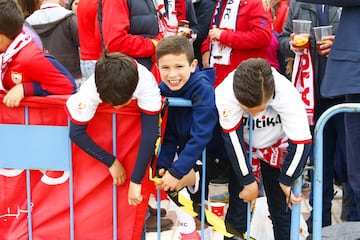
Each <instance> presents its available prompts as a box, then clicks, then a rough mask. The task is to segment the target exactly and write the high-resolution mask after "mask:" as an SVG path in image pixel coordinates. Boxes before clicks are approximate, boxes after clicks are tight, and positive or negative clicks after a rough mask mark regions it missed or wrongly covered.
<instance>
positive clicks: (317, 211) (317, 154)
mask: <svg viewBox="0 0 360 240" xmlns="http://www.w3.org/2000/svg"><path fill="white" fill-rule="evenodd" d="M359 111H360V103H342V104H337V105H335V106H332V107H331V108H329V109H327V110H326V111H325V112H324V113H323V114H322V115H321V116H320V118H319V120H318V121H317V123H316V125H315V130H314V137H313V144H314V170H313V171H314V174H313V178H314V179H313V189H312V191H313V196H314V197H313V199H314V200H313V233H312V239H315V240H318V239H321V229H322V199H323V193H322V187H323V130H324V127H325V124H326V122H327V121H328V120H329V119H330V118H331V117H332V116H333V115H335V114H338V113H342V112H359Z"/></svg>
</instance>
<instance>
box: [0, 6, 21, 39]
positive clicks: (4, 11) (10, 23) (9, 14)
mask: <svg viewBox="0 0 360 240" xmlns="http://www.w3.org/2000/svg"><path fill="white" fill-rule="evenodd" d="M23 24H24V14H23V12H22V10H21V8H20V6H19V5H18V4H17V2H16V1H15V0H0V34H4V35H5V36H6V37H7V38H9V39H11V40H14V39H15V37H16V36H17V35H18V34H19V33H20V32H21V30H22V28H23Z"/></svg>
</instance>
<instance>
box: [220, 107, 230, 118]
mask: <svg viewBox="0 0 360 240" xmlns="http://www.w3.org/2000/svg"><path fill="white" fill-rule="evenodd" d="M230 114H231V110H230V108H228V107H225V108H224V109H223V111H222V115H223V117H224V118H228V117H229V116H230Z"/></svg>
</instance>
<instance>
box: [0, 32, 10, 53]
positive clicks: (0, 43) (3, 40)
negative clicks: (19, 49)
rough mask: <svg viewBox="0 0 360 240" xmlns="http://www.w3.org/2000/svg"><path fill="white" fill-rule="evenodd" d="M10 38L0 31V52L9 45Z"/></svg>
mask: <svg viewBox="0 0 360 240" xmlns="http://www.w3.org/2000/svg"><path fill="white" fill-rule="evenodd" d="M8 42H9V40H8V38H7V37H6V36H5V35H4V34H1V33H0V53H3V52H4V51H5V49H6V47H7V45H8Z"/></svg>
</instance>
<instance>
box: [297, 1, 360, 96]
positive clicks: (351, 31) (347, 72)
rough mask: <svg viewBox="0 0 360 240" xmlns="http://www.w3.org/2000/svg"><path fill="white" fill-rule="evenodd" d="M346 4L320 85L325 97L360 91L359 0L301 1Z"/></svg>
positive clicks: (339, 5)
mask: <svg viewBox="0 0 360 240" xmlns="http://www.w3.org/2000/svg"><path fill="white" fill-rule="evenodd" d="M299 1H300V0H299ZM301 1H302V2H312V3H325V4H328V5H335V6H338V7H343V9H342V14H341V18H340V23H339V28H338V31H337V34H336V37H335V41H334V43H333V46H332V48H331V51H330V55H329V58H328V61H327V66H326V71H325V76H324V78H323V81H322V84H321V95H322V96H325V97H333V96H340V95H344V94H359V93H360V24H359V23H360V1H359V0H301Z"/></svg>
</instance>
